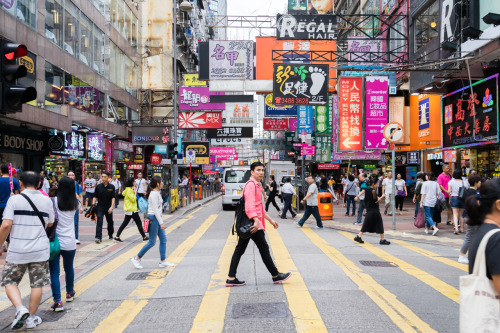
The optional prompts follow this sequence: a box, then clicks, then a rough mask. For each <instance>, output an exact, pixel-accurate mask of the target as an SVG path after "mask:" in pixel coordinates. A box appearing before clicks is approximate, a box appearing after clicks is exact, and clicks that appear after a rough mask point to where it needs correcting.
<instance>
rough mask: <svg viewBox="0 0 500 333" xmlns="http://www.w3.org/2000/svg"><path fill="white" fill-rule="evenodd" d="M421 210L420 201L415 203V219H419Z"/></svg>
mask: <svg viewBox="0 0 500 333" xmlns="http://www.w3.org/2000/svg"><path fill="white" fill-rule="evenodd" d="M419 209H420V201H418V200H416V203H415V218H417V215H418V210H419Z"/></svg>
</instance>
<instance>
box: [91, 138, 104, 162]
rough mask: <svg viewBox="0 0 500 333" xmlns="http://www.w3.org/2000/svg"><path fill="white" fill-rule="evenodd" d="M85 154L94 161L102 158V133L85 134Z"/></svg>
mask: <svg viewBox="0 0 500 333" xmlns="http://www.w3.org/2000/svg"><path fill="white" fill-rule="evenodd" d="M87 144H88V149H87V156H88V157H89V158H91V159H93V160H95V161H102V160H104V154H103V149H102V148H103V146H102V135H99V134H89V135H88V136H87Z"/></svg>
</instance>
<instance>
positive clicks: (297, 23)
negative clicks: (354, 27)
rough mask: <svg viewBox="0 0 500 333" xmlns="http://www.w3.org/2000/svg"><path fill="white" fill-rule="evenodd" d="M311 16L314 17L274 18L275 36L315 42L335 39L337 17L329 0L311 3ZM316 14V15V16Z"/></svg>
mask: <svg viewBox="0 0 500 333" xmlns="http://www.w3.org/2000/svg"><path fill="white" fill-rule="evenodd" d="M312 2H313V3H314V4H312V8H311V14H315V15H290V14H289V15H281V14H278V15H277V16H276V36H277V38H278V39H302V40H307V39H309V40H317V39H327V40H336V39H337V17H336V16H335V15H319V14H320V13H319V12H318V10H319V11H321V12H323V13H324V14H327V13H328V14H331V12H332V11H333V8H332V2H331V0H330V1H329V0H323V1H317V0H313V1H312ZM316 14H318V15H316Z"/></svg>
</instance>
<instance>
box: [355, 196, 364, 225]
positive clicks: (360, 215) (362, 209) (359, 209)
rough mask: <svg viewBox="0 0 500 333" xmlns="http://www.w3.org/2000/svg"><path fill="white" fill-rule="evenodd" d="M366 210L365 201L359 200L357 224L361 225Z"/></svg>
mask: <svg viewBox="0 0 500 333" xmlns="http://www.w3.org/2000/svg"><path fill="white" fill-rule="evenodd" d="M364 210H365V200H359V208H358V218H357V219H356V223H361V219H362V218H363V211H364Z"/></svg>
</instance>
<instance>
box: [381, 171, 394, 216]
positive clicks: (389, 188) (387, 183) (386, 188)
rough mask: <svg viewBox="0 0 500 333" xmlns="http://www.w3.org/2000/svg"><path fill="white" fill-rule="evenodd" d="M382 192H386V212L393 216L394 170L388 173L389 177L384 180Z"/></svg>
mask: <svg viewBox="0 0 500 333" xmlns="http://www.w3.org/2000/svg"><path fill="white" fill-rule="evenodd" d="M382 192H383V193H384V194H385V209H384V214H385V215H387V213H389V216H392V210H393V207H392V198H393V196H394V184H393V182H392V172H391V171H389V172H388V173H387V177H385V178H384V180H383V181H382Z"/></svg>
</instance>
